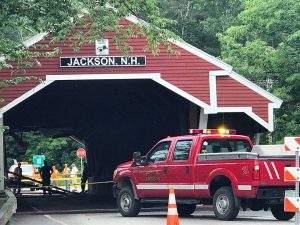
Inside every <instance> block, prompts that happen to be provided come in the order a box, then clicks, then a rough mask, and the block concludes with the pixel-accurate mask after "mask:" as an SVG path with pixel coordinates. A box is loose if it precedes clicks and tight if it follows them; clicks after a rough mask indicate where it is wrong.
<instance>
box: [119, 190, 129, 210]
mask: <svg viewBox="0 0 300 225" xmlns="http://www.w3.org/2000/svg"><path fill="white" fill-rule="evenodd" d="M131 203H132V200H131V197H130V195H129V194H128V193H124V194H123V195H122V196H121V200H120V205H121V208H122V210H123V211H128V210H129V209H130V207H131Z"/></svg>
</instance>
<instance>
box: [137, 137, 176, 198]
mask: <svg viewBox="0 0 300 225" xmlns="http://www.w3.org/2000/svg"><path fill="white" fill-rule="evenodd" d="M170 146H171V141H162V142H159V143H158V144H157V145H156V146H155V147H154V148H153V149H152V150H151V151H150V152H149V153H148V154H147V156H146V164H147V165H145V166H140V169H139V183H138V185H137V189H138V191H139V193H140V196H142V197H167V196H168V194H169V193H168V177H167V158H168V153H169V149H170Z"/></svg>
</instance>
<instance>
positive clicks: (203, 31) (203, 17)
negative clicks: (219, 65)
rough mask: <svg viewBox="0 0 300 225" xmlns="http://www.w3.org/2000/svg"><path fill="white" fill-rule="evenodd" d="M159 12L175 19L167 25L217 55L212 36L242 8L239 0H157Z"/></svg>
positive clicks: (230, 24)
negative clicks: (173, 22)
mask: <svg viewBox="0 0 300 225" xmlns="http://www.w3.org/2000/svg"><path fill="white" fill-rule="evenodd" d="M159 2H160V8H161V12H162V14H163V15H164V16H165V17H167V18H170V19H173V20H175V21H176V22H177V23H176V25H174V24H172V26H170V27H169V29H170V30H172V31H174V32H175V33H176V34H178V35H179V36H180V37H181V38H183V39H184V40H185V41H187V42H188V43H190V44H192V45H194V46H196V47H198V48H200V49H202V50H203V51H205V52H207V53H210V54H212V55H214V56H220V43H219V40H218V38H217V36H216V34H217V33H219V32H224V31H225V30H226V29H227V28H228V27H230V26H232V25H235V24H236V23H237V15H238V13H239V12H241V10H242V4H241V2H240V0H222V1H220V0H212V1H207V0H161V1H159Z"/></svg>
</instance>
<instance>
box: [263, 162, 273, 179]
mask: <svg viewBox="0 0 300 225" xmlns="http://www.w3.org/2000/svg"><path fill="white" fill-rule="evenodd" d="M264 164H265V167H266V169H267V171H268V174H269V177H270V179H271V180H273V176H272V174H271V171H270V169H269V166H268V164H267V162H264Z"/></svg>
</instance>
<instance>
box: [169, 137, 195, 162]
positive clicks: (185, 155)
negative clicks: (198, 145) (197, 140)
mask: <svg viewBox="0 0 300 225" xmlns="http://www.w3.org/2000/svg"><path fill="white" fill-rule="evenodd" d="M192 143H193V141H192V140H180V141H177V143H176V146H175V150H174V155H173V161H176V160H188V159H189V155H190V150H191V147H192Z"/></svg>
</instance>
